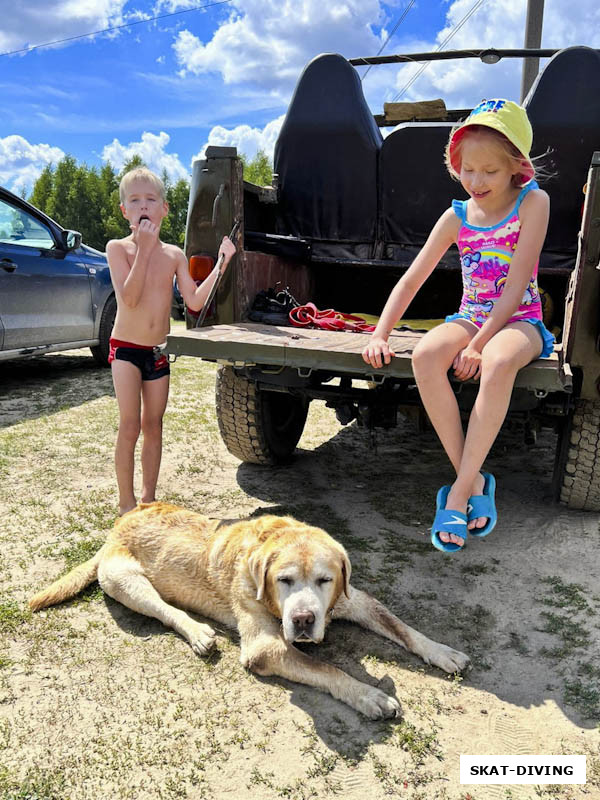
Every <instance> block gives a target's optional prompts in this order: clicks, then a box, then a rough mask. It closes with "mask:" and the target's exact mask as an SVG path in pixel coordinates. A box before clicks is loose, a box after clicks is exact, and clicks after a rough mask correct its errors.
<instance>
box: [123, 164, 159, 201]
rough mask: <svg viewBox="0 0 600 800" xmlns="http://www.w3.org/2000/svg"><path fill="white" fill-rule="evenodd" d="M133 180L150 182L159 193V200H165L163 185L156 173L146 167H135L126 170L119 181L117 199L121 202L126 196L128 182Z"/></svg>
mask: <svg viewBox="0 0 600 800" xmlns="http://www.w3.org/2000/svg"><path fill="white" fill-rule="evenodd" d="M133 181H147V183H151V184H152V186H153V187H154V188H155V189H156V191H157V192H158V193H159V194H160V197H161V200H162V201H163V202H165V200H166V192H165V185H164V183H163V182H162V181H161V179H160V178H159V177H158V175H156V174H155V173H154V172H152V171H151V170H149V169H148V167H135V169H130V170H129V172H126V173H125V175H123V177H122V178H121V182H120V183H119V199H120V201H121V204H123V203H124V202H125V198H126V197H127V189H128V187H129V184H130V183H133Z"/></svg>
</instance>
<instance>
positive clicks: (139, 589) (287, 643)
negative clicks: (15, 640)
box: [29, 502, 469, 719]
mask: <svg viewBox="0 0 600 800" xmlns="http://www.w3.org/2000/svg"><path fill="white" fill-rule="evenodd" d="M350 574H351V567H350V560H349V558H348V555H347V553H346V551H345V549H344V548H343V547H342V545H341V544H339V543H338V542H336V541H335V539H333V538H332V537H331V536H329V534H327V533H326V532H325V531H323V530H321V529H320V528H316V527H312V526H309V525H306V524H304V523H302V522H299V521H297V520H295V519H293V518H292V517H276V516H272V515H265V516H262V517H258V518H256V519H247V520H241V521H237V522H229V521H221V520H215V519H209V518H207V517H204V516H202V515H201V514H197V513H195V512H193V511H188V510H186V509H184V508H179V507H177V506H174V505H169V504H166V503H159V502H157V503H147V504H144V503H142V504H140V505H139V506H137V508H135V509H134V510H133V511H130V512H128V513H127V514H125V515H123V516H122V517H120V518H119V519H118V520H117V522H116V523H115V526H114V528H113V529H112V531H111V532H110V533H109V536H108V538H107V541H106V543H105V544H104V545H103V546H102V547H101V548H100V550H99V551H98V552H97V553H96V555H95V556H94V557H93V558H91V559H90V560H89V561H86V562H85V563H84V564H81V565H79V566H78V567H75V568H74V569H72V570H71V571H70V572H69V573H67V574H66V575H64V576H63V577H62V578H59V579H58V580H57V581H55V582H54V583H53V584H52V585H51V586H49V587H48V588H47V589H44V590H43V591H41V592H39V593H38V594H36V595H35V596H34V597H33V598H32V599H31V600H30V603H29V605H30V607H31V609H32V610H33V611H38V610H40V609H42V608H46V607H48V606H51V605H54V604H55V603H61V602H62V601H64V600H68V599H69V598H72V597H74V596H75V595H76V594H77V593H78V592H80V591H81V590H82V589H83V588H85V587H86V586H88V585H89V584H90V583H92V582H93V581H94V580H95V579H97V580H98V582H99V584H100V586H101V587H102V589H103V590H104V592H106V594H107V595H109V596H110V597H112V598H113V599H114V600H117V601H118V602H120V603H122V604H123V605H125V606H127V607H128V608H131V609H133V611H137V612H138V613H140V614H145V615H146V616H149V617H155V618H156V619H159V620H160V621H161V622H162V623H163V624H164V625H166V626H167V627H170V628H174V629H175V630H176V631H177V632H178V633H179V634H180V635H181V636H183V637H184V638H185V639H187V640H188V642H189V643H190V645H191V646H192V649H193V650H194V652H196V653H197V654H198V655H201V656H204V655H206V654H207V653H208V652H209V651H210V649H211V648H212V646H213V644H214V642H215V632H214V630H213V629H212V628H211V627H210V626H209V625H206V624H204V623H202V622H199V621H197V620H195V619H193V618H192V617H191V616H189V615H188V614H187V613H186V612H185V611H183V610H182V609H184V608H185V609H189V610H191V611H192V612H195V613H197V614H199V615H202V616H203V617H210V618H212V619H215V620H218V621H219V622H220V623H222V624H223V625H225V626H227V627H230V628H234V629H237V630H238V632H239V634H240V639H241V657H240V660H241V663H242V664H243V665H244V667H246V668H247V669H249V670H252V671H253V672H255V673H257V674H259V675H276V676H280V677H282V678H287V679H288V680H290V681H296V682H299V683H304V684H308V685H310V686H315V687H317V688H319V689H322V690H324V691H328V692H330V694H332V695H333V696H334V697H336V698H337V699H338V700H341V701H343V702H344V703H347V704H348V705H349V706H351V707H352V708H354V709H356V710H357V711H359V712H361V713H362V714H364V715H366V716H367V717H369V718H370V719H381V718H390V717H394V716H396V715H398V714H399V711H400V707H399V705H398V702H397V701H396V699H395V698H393V697H390V696H389V695H387V694H386V693H385V692H383V691H382V690H381V689H378V688H376V687H374V686H370V685H368V684H365V683H362V682H361V681H358V680H356V679H355V678H352V677H351V676H350V675H347V674H346V673H345V672H343V671H342V670H340V669H338V668H337V667H334V666H332V665H330V664H326V663H324V662H322V661H318V660H316V659H314V658H312V657H311V656H309V655H307V654H306V653H304V652H302V650H300V649H299V648H297V647H295V646H294V642H314V643H319V642H321V641H322V640H323V637H324V636H325V629H326V627H327V624H328V622H329V621H330V620H331V619H346V620H351V621H353V622H356V623H358V624H359V625H362V626H363V627H365V628H368V629H369V630H372V631H375V632H376V633H378V634H380V635H381V636H384V637H387V638H388V639H391V640H392V641H393V642H395V643H396V644H398V645H400V646H401V647H404V648H405V649H406V650H408V651H409V652H411V653H416V654H417V655H418V656H420V657H421V658H422V659H423V661H425V663H427V664H433V665H435V666H437V667H440V668H441V669H443V670H445V671H446V672H450V673H453V672H460V671H462V670H463V669H465V667H466V666H467V665H468V663H469V658H468V656H466V655H465V654H464V653H461V652H458V651H457V650H453V649H452V648H450V647H447V646H446V645H443V644H438V643H437V642H434V641H432V640H431V639H428V638H427V637H426V636H423V634H421V633H419V632H418V631H416V630H414V629H413V628H410V627H409V626H408V625H405V624H404V623H403V622H402V621H401V620H399V619H398V618H397V617H395V616H394V615H393V614H392V613H391V612H390V611H388V609H387V608H385V606H383V605H382V604H381V603H379V602H378V601H377V600H375V598H373V597H371V596H370V595H368V594H367V593H366V592H363V591H361V590H359V589H356V588H354V587H353V586H351V584H350Z"/></svg>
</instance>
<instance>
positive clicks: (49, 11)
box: [0, 0, 127, 53]
mask: <svg viewBox="0 0 600 800" xmlns="http://www.w3.org/2000/svg"><path fill="white" fill-rule="evenodd" d="M126 3H127V0H26V1H25V2H22V3H19V4H18V9H17V13H8V12H7V13H5V14H3V17H2V29H1V30H0V52H3V53H4V52H8V51H11V50H17V49H21V48H25V47H32V46H34V45H38V44H45V43H46V42H51V41H54V40H57V39H66V38H68V37H69V36H78V35H80V34H83V33H89V32H92V31H96V30H102V29H103V28H107V27H109V26H113V25H119V24H120V23H122V22H123V14H122V12H123V7H124V6H125V4H126Z"/></svg>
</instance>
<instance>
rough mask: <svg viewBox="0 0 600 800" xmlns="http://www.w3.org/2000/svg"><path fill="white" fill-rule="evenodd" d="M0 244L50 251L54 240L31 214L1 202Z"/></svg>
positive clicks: (3, 201)
mask: <svg viewBox="0 0 600 800" xmlns="http://www.w3.org/2000/svg"><path fill="white" fill-rule="evenodd" d="M0 242H5V243H7V244H22V245H27V246H28V247H40V248H43V249H50V248H51V247H54V239H53V238H52V234H51V233H50V230H49V229H48V228H47V227H46V226H45V225H44V224H43V223H42V222H40V221H39V220H37V219H36V218H35V217H32V216H31V214H28V213H27V212H26V211H22V210H21V209H20V208H17V207H16V206H13V205H11V204H10V203H7V202H6V201H5V200H0Z"/></svg>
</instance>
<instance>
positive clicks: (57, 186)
mask: <svg viewBox="0 0 600 800" xmlns="http://www.w3.org/2000/svg"><path fill="white" fill-rule="evenodd" d="M240 158H241V160H242V163H243V165H244V180H247V181H251V182H252V183H257V184H259V185H260V186H269V185H270V184H271V180H272V174H273V168H272V165H271V163H270V161H269V158H268V156H267V155H266V154H265V153H264V152H263V151H261V150H259V151H258V153H257V154H256V155H255V156H254V158H252V159H248V158H247V157H246V156H244V155H241V156H240ZM140 166H145V164H144V162H143V160H142V158H141V157H140V156H138V155H135V156H133V157H132V158H131V159H129V161H127V162H126V164H125V165H124V166H123V169H122V170H121V171H120V172H117V171H116V170H115V169H114V167H113V166H112V165H111V164H110V163H108V164H105V165H104V166H103V167H102V168H100V169H97V168H96V167H88V166H87V165H86V164H78V163H77V161H76V160H75V159H74V158H73V156H69V155H67V156H65V157H64V158H62V159H61V160H60V161H59V162H58V164H56V166H53V165H48V166H46V167H45V168H44V169H43V170H42V172H41V174H40V176H39V178H38V179H37V180H36V182H35V184H34V186H33V189H32V191H31V194H30V196H29V198H28V199H29V202H30V203H31V204H32V205H34V206H35V207H36V208H39V209H40V211H43V212H44V213H45V214H47V215H48V216H49V217H52V219H54V220H56V222H58V224H59V225H62V227H63V228H68V229H70V230H76V231H79V232H80V233H81V235H82V237H83V241H84V242H85V243H86V244H87V245H89V246H90V247H95V248H96V249H97V250H104V249H105V247H106V243H107V242H108V241H109V239H120V238H122V237H123V236H127V235H128V234H129V232H130V231H129V223H128V222H127V220H126V219H125V218H124V217H123V215H122V214H121V210H120V208H119V202H120V201H119V182H120V180H121V178H122V177H123V175H124V174H125V173H126V172H128V171H129V170H131V169H134V168H135V167H140ZM161 178H162V180H163V183H164V184H165V190H166V198H167V203H168V204H169V213H168V215H167V217H165V219H164V220H163V224H162V226H161V233H160V238H161V239H162V240H163V241H164V242H169V243H171V244H175V245H177V246H178V247H183V244H184V238H185V223H186V219H187V207H188V198H189V193H190V185H189V182H188V181H187V180H185V179H183V178H181V179H180V180H178V181H176V182H175V183H173V182H172V181H171V180H170V179H169V176H168V175H167V173H166V172H164V171H163V174H162V175H161Z"/></svg>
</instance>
